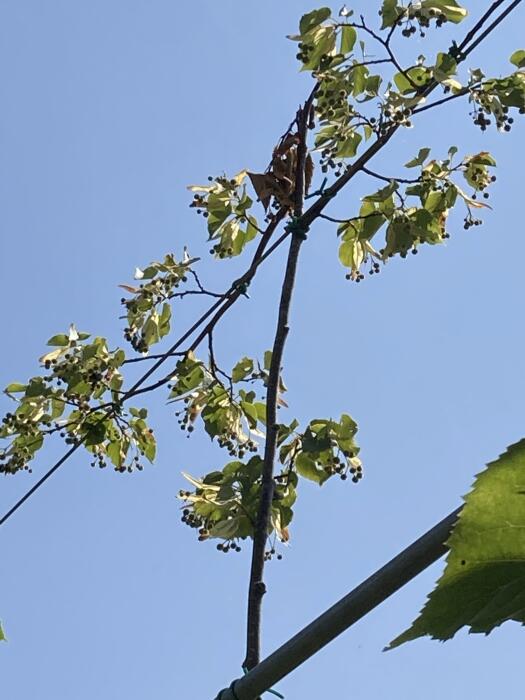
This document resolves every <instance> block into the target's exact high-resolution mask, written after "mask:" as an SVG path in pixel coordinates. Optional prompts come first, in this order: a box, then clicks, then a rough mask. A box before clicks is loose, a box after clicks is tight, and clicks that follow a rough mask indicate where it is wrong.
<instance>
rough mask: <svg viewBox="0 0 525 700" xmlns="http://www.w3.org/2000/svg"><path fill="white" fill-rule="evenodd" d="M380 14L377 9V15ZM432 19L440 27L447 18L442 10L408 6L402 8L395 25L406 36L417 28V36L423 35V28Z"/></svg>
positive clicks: (413, 32)
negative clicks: (400, 28)
mask: <svg viewBox="0 0 525 700" xmlns="http://www.w3.org/2000/svg"><path fill="white" fill-rule="evenodd" d="M382 14H383V13H382V10H379V15H380V16H381V15H382ZM433 21H434V22H435V24H436V27H442V26H443V25H444V24H446V22H448V18H447V16H446V15H445V14H443V12H440V11H439V10H436V9H435V8H433V7H431V8H429V9H427V8H414V7H408V8H406V9H405V8H404V9H403V13H402V14H401V15H400V16H399V17H398V19H397V22H396V26H398V27H403V30H402V32H401V34H402V35H403V36H404V37H406V38H409V37H411V36H412V35H413V34H415V33H416V32H417V31H418V30H419V36H421V37H424V36H425V32H424V31H423V30H424V29H428V28H429V27H430V23H431V22H433ZM416 25H417V26H416Z"/></svg>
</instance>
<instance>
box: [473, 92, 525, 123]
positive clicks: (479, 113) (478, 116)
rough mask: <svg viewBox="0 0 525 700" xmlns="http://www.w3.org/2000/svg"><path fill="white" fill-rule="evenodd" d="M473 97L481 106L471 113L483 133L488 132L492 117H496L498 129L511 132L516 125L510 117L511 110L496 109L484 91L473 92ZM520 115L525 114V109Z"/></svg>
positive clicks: (506, 108)
mask: <svg viewBox="0 0 525 700" xmlns="http://www.w3.org/2000/svg"><path fill="white" fill-rule="evenodd" d="M473 96H474V98H475V100H476V102H478V104H479V105H480V107H479V108H474V110H473V111H472V112H471V113H470V116H471V117H472V120H473V122H474V124H475V125H476V126H479V128H480V129H481V131H486V130H487V127H488V126H490V125H491V124H492V120H491V119H490V116H494V118H495V123H496V127H497V128H498V129H499V130H500V131H506V132H509V131H511V129H512V125H513V124H514V118H513V117H509V116H508V113H509V108H508V107H507V106H506V105H504V106H502V107H501V108H500V109H499V108H498V109H495V107H494V105H493V104H492V103H491V101H490V100H489V99H488V96H487V95H486V94H485V93H484V92H482V91H475V92H473ZM519 112H520V114H524V113H525V108H523V109H520V110H519Z"/></svg>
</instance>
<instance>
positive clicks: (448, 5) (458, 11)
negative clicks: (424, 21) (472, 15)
mask: <svg viewBox="0 0 525 700" xmlns="http://www.w3.org/2000/svg"><path fill="white" fill-rule="evenodd" d="M421 9H424V10H437V11H438V12H440V13H441V14H444V15H445V17H446V18H447V19H448V21H449V22H454V24H458V23H459V22H462V21H463V20H464V19H465V17H466V16H467V15H468V12H467V10H466V9H465V8H464V7H461V5H459V4H458V3H457V2H456V0H423V2H422V3H421Z"/></svg>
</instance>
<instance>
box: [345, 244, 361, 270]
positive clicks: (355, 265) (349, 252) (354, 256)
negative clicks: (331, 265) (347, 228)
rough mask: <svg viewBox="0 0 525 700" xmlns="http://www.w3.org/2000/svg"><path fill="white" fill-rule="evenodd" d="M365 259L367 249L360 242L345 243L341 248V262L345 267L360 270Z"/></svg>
mask: <svg viewBox="0 0 525 700" xmlns="http://www.w3.org/2000/svg"><path fill="white" fill-rule="evenodd" d="M364 257H365V249H364V247H363V244H362V243H361V242H360V241H344V242H343V243H341V245H340V246H339V260H340V261H341V264H342V265H344V266H345V267H349V268H351V269H352V270H358V269H359V266H360V265H361V263H362V262H363V260H364Z"/></svg>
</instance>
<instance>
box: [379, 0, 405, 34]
mask: <svg viewBox="0 0 525 700" xmlns="http://www.w3.org/2000/svg"><path fill="white" fill-rule="evenodd" d="M402 12H403V8H401V7H400V6H399V5H398V4H397V0H383V6H382V8H381V17H382V19H383V23H382V24H381V29H386V28H387V27H392V26H393V25H394V24H395V23H396V21H397V18H398V17H399V16H400V15H401V14H402Z"/></svg>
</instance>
